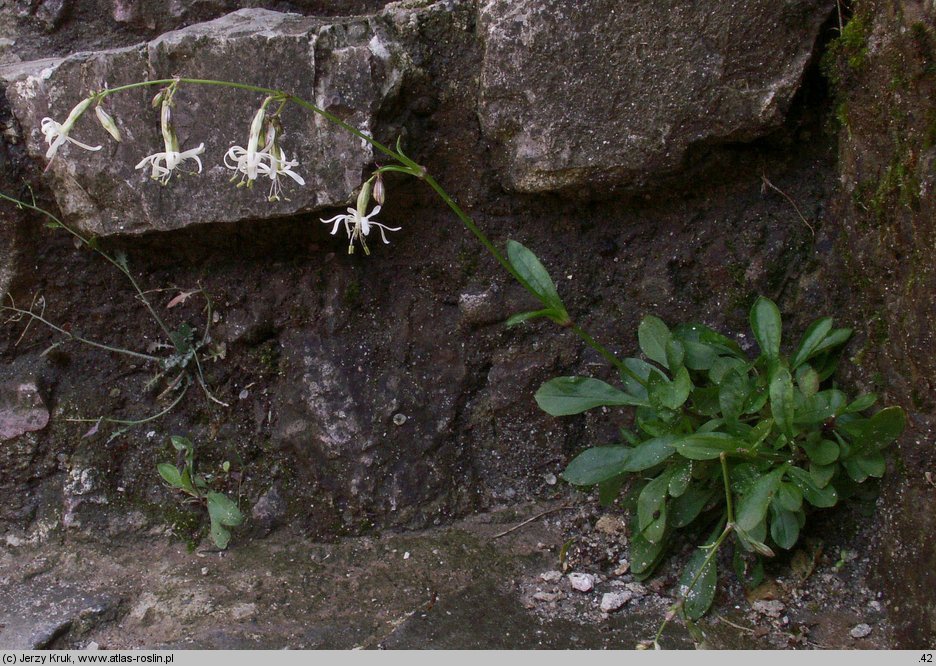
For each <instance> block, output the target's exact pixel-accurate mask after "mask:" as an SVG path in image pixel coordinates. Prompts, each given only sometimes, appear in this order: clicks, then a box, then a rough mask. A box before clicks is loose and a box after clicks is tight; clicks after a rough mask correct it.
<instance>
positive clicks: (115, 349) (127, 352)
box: [0, 305, 162, 363]
mask: <svg viewBox="0 0 936 666" xmlns="http://www.w3.org/2000/svg"><path fill="white" fill-rule="evenodd" d="M0 310H9V311H10V312H15V313H16V314H19V315H26V316H28V317H32V318H33V319H35V320H36V321H38V322H41V323H43V324H45V325H46V326H48V327H49V328H51V329H52V330H53V331H56V332H58V333H61V334H62V335H64V336H66V337H68V338H69V339H71V340H77V341H78V342H82V343H84V344H86V345H90V346H91V347H97V348H98V349H103V350H105V351H109V352H114V353H116V354H125V355H127V356H133V357H134V358H142V359H144V360H146V361H156V362H157V363H158V362H159V361H161V360H162V359H160V358H158V357H156V356H150V355H149V354H143V353H141V352H135V351H131V350H129V349H123V348H122V347H111V346H110V345H105V344H102V343H100V342H95V341H94V340H88V338H83V337H81V336H80V335H75V334H74V333H69V332H68V331H66V330H65V329H64V328H61V327H60V326H56V325H55V324H53V323H52V322H51V321H49V320H48V319H46V318H44V317H43V316H42V315H37V314H36V313H35V312H30V311H29V310H23V309H22V308H17V307H13V306H10V305H4V306H0Z"/></svg>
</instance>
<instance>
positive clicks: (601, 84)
mask: <svg viewBox="0 0 936 666" xmlns="http://www.w3.org/2000/svg"><path fill="white" fill-rule="evenodd" d="M834 6H835V3H834V2H832V1H830V0H786V1H784V2H776V1H775V0H756V1H755V2H741V1H737V0H735V1H732V2H712V1H705V2H694V3H685V2H675V1H666V2H659V1H658V0H641V1H640V2H629V3H627V4H626V5H622V4H621V3H620V2H616V1H614V0H598V1H596V2H587V3H585V2H579V1H578V0H548V1H546V2H543V1H540V0H528V1H520V2H518V1H516V0H486V1H485V2H482V3H481V6H480V23H481V28H480V32H481V38H482V40H483V42H484V61H483V68H482V72H481V90H480V100H479V103H480V110H479V114H480V119H481V126H482V128H483V130H484V132H485V134H486V135H487V136H488V137H489V138H490V139H492V140H494V141H495V142H496V143H497V144H498V148H497V153H498V156H499V159H500V163H501V166H502V170H503V173H504V180H505V181H506V183H505V184H506V185H507V186H508V187H510V188H512V189H514V190H517V191H520V192H543V191H549V190H557V189H570V188H583V187H586V188H587V187H594V188H599V187H603V186H606V185H619V184H624V185H629V186H640V185H645V184H647V183H648V182H649V181H650V180H651V179H652V178H654V177H655V176H658V175H659V174H661V173H667V172H672V171H674V170H676V169H677V168H678V167H679V166H680V165H681V163H682V162H683V160H684V159H685V158H686V154H687V151H688V150H689V148H690V147H691V146H693V145H695V144H701V143H709V144H710V143H719V142H728V141H748V140H751V139H753V138H755V137H758V136H761V135H763V134H764V133H765V132H768V131H770V130H772V129H774V128H776V127H777V126H778V125H779V124H780V123H782V122H783V119H784V116H785V114H786V111H787V108H788V107H789V104H790V101H791V99H792V98H793V95H794V94H795V93H796V91H797V90H798V88H799V85H800V81H801V79H802V76H803V71H804V69H805V67H806V64H807V62H808V61H809V59H810V58H811V56H812V53H813V48H814V44H815V42H816V38H817V36H818V32H819V27H820V25H821V24H822V22H823V21H824V20H825V19H826V17H828V16H829V12H830V11H831V9H832V8H833V7H834Z"/></svg>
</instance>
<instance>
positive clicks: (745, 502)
mask: <svg viewBox="0 0 936 666" xmlns="http://www.w3.org/2000/svg"><path fill="white" fill-rule="evenodd" d="M783 471H784V470H783V469H782V468H781V469H778V470H774V471H773V472H769V473H767V474H764V475H762V476H760V477H759V478H758V479H757V480H756V481H755V482H754V483H753V484H752V485H751V488H750V490H748V492H747V493H746V494H745V495H743V496H742V497H741V499H740V501H739V502H738V510H737V515H736V520H737V524H738V527H740V528H741V529H742V530H745V531H747V532H750V531H752V530H754V528H755V527H757V525H758V524H759V523H760V522H761V521H763V520H764V516H766V515H767V507H768V506H769V505H770V501H771V500H772V499H773V496H774V493H776V492H777V490H778V489H779V488H780V479H781V478H782V476H783Z"/></svg>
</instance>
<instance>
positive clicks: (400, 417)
mask: <svg viewBox="0 0 936 666" xmlns="http://www.w3.org/2000/svg"><path fill="white" fill-rule="evenodd" d="M404 423H406V414H394V415H393V425H396V426H401V425H403V424H404Z"/></svg>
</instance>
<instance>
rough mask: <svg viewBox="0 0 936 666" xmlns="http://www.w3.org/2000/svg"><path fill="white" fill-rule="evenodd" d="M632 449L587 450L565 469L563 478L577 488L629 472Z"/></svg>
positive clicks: (619, 447) (624, 447) (621, 447)
mask: <svg viewBox="0 0 936 666" xmlns="http://www.w3.org/2000/svg"><path fill="white" fill-rule="evenodd" d="M631 451H632V449H629V448H627V447H626V446H596V447H593V448H590V449H585V450H584V451H582V452H581V453H580V454H579V455H577V456H576V457H575V458H574V459H573V460H572V462H570V463H569V465H568V466H567V467H566V468H565V471H564V472H563V473H562V478H563V479H565V480H566V481H568V482H569V483H571V484H573V485H576V486H593V485H595V484H596V483H601V482H602V481H606V480H608V479H611V478H613V477H615V476H618V475H619V474H621V473H623V472H625V471H627V467H626V465H627V462H628V460H629V459H630V457H631Z"/></svg>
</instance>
